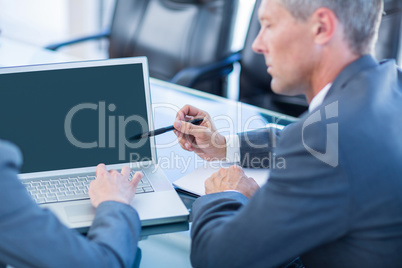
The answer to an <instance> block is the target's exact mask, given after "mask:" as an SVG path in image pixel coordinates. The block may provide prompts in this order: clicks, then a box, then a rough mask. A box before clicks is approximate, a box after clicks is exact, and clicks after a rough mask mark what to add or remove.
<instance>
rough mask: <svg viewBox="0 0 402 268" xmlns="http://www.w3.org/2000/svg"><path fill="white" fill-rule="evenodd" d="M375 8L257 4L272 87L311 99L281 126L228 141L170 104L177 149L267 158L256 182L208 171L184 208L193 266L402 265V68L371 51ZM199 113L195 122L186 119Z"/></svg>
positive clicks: (246, 161)
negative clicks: (199, 193) (261, 181)
mask: <svg viewBox="0 0 402 268" xmlns="http://www.w3.org/2000/svg"><path fill="white" fill-rule="evenodd" d="M382 9H383V3H382V1H381V0H353V1H352V0H320V1H319V0H310V1H297V0H294V1H292V0H263V1H262V3H261V5H260V7H259V20H260V22H261V30H260V33H259V35H258V36H257V38H256V40H255V42H254V44H253V49H254V51H255V52H258V53H261V54H263V55H264V57H265V60H266V64H267V66H268V70H267V71H268V73H269V74H271V76H272V78H273V79H272V82H271V85H272V89H273V90H274V91H275V92H276V93H280V94H287V95H296V94H300V93H303V94H305V96H306V97H307V100H308V102H309V104H310V106H309V111H308V112H306V113H305V114H304V115H302V116H301V117H300V118H299V120H298V121H297V122H295V123H293V124H291V125H289V126H287V127H285V128H284V129H283V130H282V131H281V132H279V133H278V132H277V131H275V129H272V128H271V129H270V128H267V129H260V130H256V131H251V132H246V133H240V134H238V135H237V136H236V137H235V138H233V137H229V138H228V137H226V138H225V137H223V136H222V135H220V134H219V133H218V132H217V130H216V128H215V126H214V124H213V122H212V119H211V117H210V116H209V115H208V114H207V113H206V112H204V111H202V110H200V109H197V108H195V107H192V106H185V107H183V108H182V109H181V110H180V111H179V112H178V114H177V120H176V122H175V128H176V130H175V132H176V134H177V135H178V140H179V142H180V144H181V146H182V147H183V148H184V149H186V150H190V151H194V152H196V153H197V154H198V155H199V156H200V157H202V158H203V159H206V160H211V159H225V158H229V159H230V160H235V161H239V162H240V163H241V165H243V166H249V167H263V168H267V167H269V165H270V164H271V166H270V168H271V171H270V178H269V179H268V181H267V183H266V184H265V185H264V186H262V187H261V188H259V187H258V185H257V184H256V183H255V181H254V180H253V179H252V178H248V177H247V176H246V175H245V174H244V172H243V170H242V169H241V168H240V167H238V166H232V167H230V168H228V169H224V168H222V169H220V170H219V172H217V173H215V174H213V175H212V176H211V177H210V178H208V179H207V181H206V183H205V188H206V190H205V191H206V194H207V195H205V196H203V197H200V198H199V199H197V200H196V202H195V203H194V205H193V209H192V219H193V224H192V228H191V236H192V239H193V240H192V250H191V261H192V264H193V265H194V266H195V267H278V266H282V265H285V264H287V263H289V262H290V261H292V260H293V259H295V258H297V257H298V256H300V259H301V261H302V262H303V264H304V265H305V266H306V267H402V255H401V254H400V252H401V250H402V165H401V161H402V139H401V135H400V133H401V132H402V117H401V114H402V72H401V70H400V69H399V68H397V67H396V65H395V62H394V61H385V62H381V63H378V62H377V61H376V60H375V59H374V58H373V56H372V52H373V48H374V44H375V41H376V37H377V32H378V27H379V23H380V17H381V14H382ZM201 116H202V117H205V118H206V119H205V120H204V121H203V123H202V124H201V125H200V126H194V125H191V124H189V123H186V122H185V121H186V119H187V118H188V117H201ZM237 144H238V145H237ZM236 150H239V151H238V152H237V153H238V155H237V154H236ZM269 155H271V157H276V158H278V159H279V158H280V159H283V161H284V165H281V166H280V167H277V166H272V163H273V161H272V159H269Z"/></svg>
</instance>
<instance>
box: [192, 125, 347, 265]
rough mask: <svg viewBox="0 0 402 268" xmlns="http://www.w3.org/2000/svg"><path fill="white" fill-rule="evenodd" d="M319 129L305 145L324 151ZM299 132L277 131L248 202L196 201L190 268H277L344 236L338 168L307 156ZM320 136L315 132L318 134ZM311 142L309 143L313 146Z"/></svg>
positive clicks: (343, 186)
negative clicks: (263, 178) (261, 180)
mask: <svg viewBox="0 0 402 268" xmlns="http://www.w3.org/2000/svg"><path fill="white" fill-rule="evenodd" d="M324 129H325V128H323V127H322V126H318V127H315V128H314V129H313V133H314V135H312V136H309V137H307V138H306V140H305V142H306V144H309V145H311V146H313V147H314V148H317V149H318V150H320V151H325V148H324V147H325V145H322V144H325V141H323V142H321V141H317V139H316V138H315V137H321V136H322V135H324V136H323V137H325V133H324ZM296 132H298V133H299V132H300V129H298V128H294V127H290V128H289V129H286V130H284V131H283V132H282V133H281V136H282V137H281V141H280V144H279V146H278V148H277V150H276V151H277V157H282V158H283V159H284V160H285V163H286V166H285V167H284V168H281V169H277V168H275V167H273V168H272V169H271V175H270V178H269V180H268V182H267V183H266V184H265V185H264V186H263V187H262V188H261V189H260V190H259V191H258V192H257V193H256V194H255V195H254V196H253V197H252V198H251V199H250V200H247V198H246V197H244V196H243V195H242V194H240V193H236V192H223V193H217V194H211V195H206V196H203V197H200V198H199V199H197V200H196V202H195V203H194V205H193V209H192V214H193V215H192V216H193V223H192V228H191V236H192V249H191V262H192V264H193V266H194V267H278V266H280V265H283V264H286V263H288V262H290V261H292V260H293V259H294V258H296V257H298V256H300V255H302V254H303V253H305V252H308V251H309V250H312V249H313V248H315V247H316V246H318V245H322V244H325V243H329V242H330V241H333V240H335V239H337V238H339V237H341V236H342V235H343V234H345V233H346V230H347V225H348V221H347V218H348V216H347V215H348V213H349V212H348V210H349V185H348V181H347V179H346V177H345V175H344V172H343V170H342V169H341V168H340V166H338V167H335V168H333V167H331V166H329V165H327V164H325V163H323V162H321V161H320V160H319V159H317V158H315V157H313V156H312V155H311V154H309V153H308V152H307V151H306V149H305V148H304V147H303V146H302V145H301V144H302V143H301V140H300V139H301V137H300V136H301V135H294V133H296ZM320 132H321V133H320ZM313 144H314V145H313Z"/></svg>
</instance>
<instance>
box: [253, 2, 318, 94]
mask: <svg viewBox="0 0 402 268" xmlns="http://www.w3.org/2000/svg"><path fill="white" fill-rule="evenodd" d="M258 15H259V19H260V23H261V30H260V32H259V34H258V36H257V38H256V39H255V41H254V43H253V50H254V51H255V52H257V53H261V54H263V55H264V57H265V64H266V65H267V66H268V70H267V71H268V73H269V74H270V75H271V76H272V82H271V87H272V90H273V91H274V92H275V93H278V94H284V95H297V94H305V93H306V91H307V90H309V88H311V79H312V71H313V63H314V61H315V58H316V57H315V55H316V54H315V53H313V52H314V50H315V45H314V42H313V31H312V27H311V23H310V22H309V20H307V21H306V22H302V21H298V20H296V19H295V18H294V17H293V16H292V15H291V13H289V12H288V11H287V10H286V9H285V8H284V7H283V6H282V5H280V4H279V3H278V2H277V0H263V1H262V3H261V6H260V8H259V12H258Z"/></svg>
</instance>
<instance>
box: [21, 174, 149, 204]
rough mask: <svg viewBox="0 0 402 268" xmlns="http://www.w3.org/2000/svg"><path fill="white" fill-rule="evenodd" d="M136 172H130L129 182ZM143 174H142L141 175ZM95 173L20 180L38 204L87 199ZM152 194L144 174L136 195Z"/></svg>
mask: <svg viewBox="0 0 402 268" xmlns="http://www.w3.org/2000/svg"><path fill="white" fill-rule="evenodd" d="M135 172H136V171H131V174H130V180H131V178H132V176H134V173H135ZM143 174H144V173H143ZM95 178H96V177H95V173H90V174H78V175H76V176H68V177H60V178H54V177H52V178H43V179H41V178H36V179H28V180H22V183H23V184H24V185H25V188H26V189H27V191H28V193H29V194H30V195H31V197H32V198H33V199H34V200H35V201H36V203H38V204H46V203H54V202H63V201H72V200H80V199H89V195H88V188H89V184H90V183H91V181H93V180H94V179H95ZM149 192H154V189H153V187H152V185H151V183H150V182H149V180H148V178H147V177H146V175H145V174H144V176H143V177H142V179H141V181H140V182H139V183H138V186H137V192H136V194H143V193H149Z"/></svg>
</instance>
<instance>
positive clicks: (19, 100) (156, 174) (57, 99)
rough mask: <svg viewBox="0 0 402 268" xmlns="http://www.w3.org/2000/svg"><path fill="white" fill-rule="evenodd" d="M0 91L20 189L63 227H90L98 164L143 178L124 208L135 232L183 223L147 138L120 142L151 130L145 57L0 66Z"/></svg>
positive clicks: (0, 120)
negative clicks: (17, 157) (130, 212)
mask: <svg viewBox="0 0 402 268" xmlns="http://www.w3.org/2000/svg"><path fill="white" fill-rule="evenodd" d="M0 85H1V87H0V125H1V126H2V127H1V129H0V138H1V139H6V140H10V141H12V142H14V143H15V144H16V145H17V146H19V148H20V149H21V151H22V154H23V158H24V164H23V166H22V169H21V174H20V178H21V180H22V182H23V184H25V186H26V187H27V191H28V192H29V193H30V194H31V196H32V197H33V198H34V199H35V200H36V201H37V202H38V203H39V204H40V206H42V207H45V208H48V209H50V210H52V211H53V212H54V213H55V214H56V215H57V216H58V218H59V219H60V220H61V221H62V222H63V223H65V224H66V225H67V226H68V227H70V228H77V229H78V228H79V229H81V228H85V227H89V226H90V225H91V223H92V220H93V218H94V213H95V209H94V208H93V207H92V205H91V203H90V200H89V197H88V194H87V192H88V185H89V183H90V181H91V180H93V179H95V170H96V166H97V165H98V164H99V163H104V164H106V166H107V167H108V169H117V170H120V169H121V168H122V167H123V166H130V167H131V168H132V170H133V171H142V172H143V173H144V178H143V180H142V182H141V183H142V187H141V188H139V189H138V190H137V194H136V196H135V198H134V200H133V203H132V206H133V207H134V208H136V209H137V211H138V213H139V217H140V220H141V223H142V225H143V226H149V225H156V224H166V223H174V222H180V221H185V220H187V219H188V211H187V209H186V208H185V206H184V205H183V203H182V201H181V200H180V198H179V196H178V195H177V193H176V191H175V190H174V189H173V187H172V185H171V183H170V182H169V180H168V179H167V178H166V176H165V174H164V172H163V171H162V170H161V169H160V167H159V166H158V164H157V158H156V148H155V139H154V137H150V138H146V139H141V140H137V141H129V140H128V138H129V137H130V136H132V135H135V134H137V133H142V132H146V131H150V130H152V129H153V118H152V108H151V96H150V88H149V75H148V64H147V59H146V58H145V57H136V58H124V59H109V60H98V61H86V62H84V61H83V62H71V63H57V64H45V65H35V66H22V67H10V68H0ZM71 198H72V199H74V200H71ZM66 200H70V201H66Z"/></svg>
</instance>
